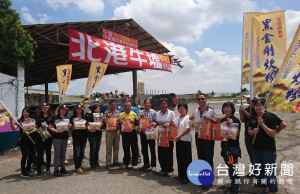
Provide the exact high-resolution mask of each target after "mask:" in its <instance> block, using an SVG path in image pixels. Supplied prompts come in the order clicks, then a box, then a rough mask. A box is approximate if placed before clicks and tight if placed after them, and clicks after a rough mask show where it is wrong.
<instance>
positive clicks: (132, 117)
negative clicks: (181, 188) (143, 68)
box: [9, 93, 286, 193]
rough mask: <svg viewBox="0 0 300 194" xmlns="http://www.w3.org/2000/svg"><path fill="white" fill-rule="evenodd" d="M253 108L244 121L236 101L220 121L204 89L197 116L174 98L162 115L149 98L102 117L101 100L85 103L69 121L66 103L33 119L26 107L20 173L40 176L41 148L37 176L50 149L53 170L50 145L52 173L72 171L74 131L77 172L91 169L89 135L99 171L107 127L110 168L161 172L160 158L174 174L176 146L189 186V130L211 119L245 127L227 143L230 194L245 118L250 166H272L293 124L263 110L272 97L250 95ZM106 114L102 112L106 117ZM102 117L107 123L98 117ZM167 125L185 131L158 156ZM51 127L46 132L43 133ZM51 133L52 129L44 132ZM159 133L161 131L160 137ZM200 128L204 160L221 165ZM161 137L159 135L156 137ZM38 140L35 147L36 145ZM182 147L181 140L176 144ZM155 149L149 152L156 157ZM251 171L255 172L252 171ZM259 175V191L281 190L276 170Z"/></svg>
mask: <svg viewBox="0 0 300 194" xmlns="http://www.w3.org/2000/svg"><path fill="white" fill-rule="evenodd" d="M246 97H247V96H246ZM247 102H248V104H249V107H247V108H243V107H242V106H241V107H240V109H239V113H240V114H239V115H240V118H237V117H235V116H234V114H235V107H234V105H233V103H232V102H225V103H224V104H223V106H222V113H223V114H224V115H225V116H224V117H223V118H219V117H218V116H217V114H216V111H215V110H214V109H213V108H211V107H209V106H208V104H207V96H206V95H205V94H203V93H201V94H198V96H197V103H198V105H199V108H197V109H196V110H195V111H194V112H193V113H192V114H190V115H188V105H187V104H183V103H178V105H177V110H178V112H179V115H178V116H177V117H176V116H175V113H174V112H173V111H172V110H170V109H168V100H167V99H164V98H162V99H161V100H160V110H159V111H158V112H156V111H155V110H153V109H151V102H150V100H149V99H145V101H144V109H143V110H141V111H138V110H137V108H135V107H133V106H131V102H130V100H126V101H125V103H124V109H123V110H121V111H119V110H117V109H116V107H117V106H116V101H115V100H111V101H110V102H109V109H108V110H106V111H105V112H104V114H103V115H102V114H101V107H100V105H93V106H92V107H90V110H91V113H90V114H85V113H84V109H83V107H82V105H80V104H78V105H77V106H76V107H75V108H74V109H73V115H72V116H71V117H70V118H68V116H67V115H68V111H69V109H68V107H67V106H66V105H61V106H60V107H59V108H58V110H57V111H55V112H54V113H52V112H51V110H50V106H49V104H47V103H44V104H43V105H42V106H41V111H40V113H38V114H36V115H35V116H34V117H33V116H30V115H31V112H30V109H28V108H26V107H25V108H24V109H23V110H22V115H21V117H20V119H19V120H18V122H19V124H20V125H21V126H19V125H17V124H15V123H14V122H13V117H12V116H11V115H10V116H9V118H10V124H11V128H12V130H16V129H17V128H19V129H20V137H19V145H20V150H21V153H22V157H21V162H20V164H21V177H29V176H31V175H32V174H33V170H32V163H33V159H34V155H35V154H34V147H35V146H36V152H37V157H36V165H37V174H36V176H37V177H40V176H41V174H42V170H41V165H42V164H43V163H44V160H43V158H44V157H43V156H44V152H45V153H46V174H52V173H51V171H50V164H51V147H52V144H53V147H54V160H53V163H54V171H53V175H54V176H57V177H60V176H63V175H67V174H69V171H68V170H67V169H66V167H65V161H66V151H67V144H68V139H69V131H70V132H71V134H72V139H73V141H72V142H73V160H74V165H75V171H76V172H77V173H82V172H84V169H85V168H86V167H85V166H83V164H82V161H83V158H84V156H85V147H86V143H87V140H88V141H89V144H90V155H89V164H90V168H91V169H93V170H97V169H99V168H100V165H99V151H100V145H101V139H102V131H101V129H106V133H105V134H106V157H105V158H106V168H107V169H110V168H111V166H113V165H114V166H121V168H122V169H127V168H128V167H129V165H130V164H131V165H132V168H133V169H138V170H148V171H153V172H156V166H157V164H156V161H157V159H156V158H158V162H159V164H160V170H159V171H158V172H157V173H158V174H159V175H164V176H170V175H172V174H173V171H174V168H173V153H174V147H175V146H176V149H175V151H176V158H177V165H178V179H179V180H180V181H181V182H182V183H183V184H186V183H189V179H188V177H187V173H186V172H187V168H188V166H189V164H190V163H191V162H192V144H191V143H192V140H193V136H192V129H191V128H190V127H189V122H190V121H191V120H194V121H197V122H205V123H225V124H227V125H228V126H237V128H238V132H237V133H236V138H234V139H228V141H222V142H221V156H222V157H223V159H224V162H225V163H226V165H227V166H228V173H229V176H230V180H231V184H230V187H228V188H226V189H225V193H238V192H239V184H237V181H235V180H236V179H238V177H237V175H236V174H235V173H234V166H235V165H237V164H238V158H239V157H241V149H240V142H239V136H240V131H241V122H243V123H245V145H246V148H247V152H248V155H249V158H250V163H251V164H256V163H260V164H261V165H262V168H264V165H265V164H268V163H275V162H276V145H275V135H276V133H278V132H279V131H280V130H282V129H283V128H285V127H286V124H285V122H283V121H282V120H281V119H280V118H279V117H278V116H277V115H275V114H273V113H271V112H269V111H267V110H265V109H264V105H265V99H264V98H261V99H258V98H254V99H252V100H250V98H249V97H247ZM99 115H100V117H99ZM139 118H149V120H150V126H149V127H148V128H147V129H146V130H140V129H139V122H138V120H139ZM99 119H100V120H99ZM99 121H100V122H99ZM168 126H177V130H178V135H177V136H176V137H174V141H169V142H168V146H161V145H159V144H158V145H157V149H158V152H157V153H158V154H157V155H156V150H155V149H156V141H158V139H159V137H157V138H156V136H155V134H156V133H165V132H166V130H167V128H168ZM41 129H44V130H46V134H49V135H47V136H46V137H45V136H43V134H42V133H41V132H40V131H41ZM44 132H45V131H44ZM138 134H140V140H141V142H140V143H141V153H142V155H143V163H144V164H143V166H142V167H140V168H138V167H137V165H138V156H139V149H138ZM153 134H154V136H153ZM199 136H200V134H198V131H196V132H195V137H194V138H195V143H196V149H197V157H198V159H201V160H205V161H207V162H208V163H209V164H210V165H211V167H212V169H214V163H213V160H214V146H215V141H214V140H207V139H202V138H199ZM120 137H121V138H122V147H123V153H124V156H123V161H122V163H120V161H119V158H118V156H119V142H120ZM156 139H157V140H156ZM34 142H35V145H34ZM174 144H175V145H174ZM149 150H150V157H149ZM229 154H230V155H232V157H233V163H231V164H229V162H228V160H229V157H228V155H229ZM249 176H252V175H249ZM256 178H257V179H258V180H262V179H263V178H266V179H267V184H266V185H263V184H262V182H260V181H258V186H263V187H264V189H263V190H262V191H261V192H260V193H274V192H278V186H277V184H271V183H270V180H271V179H276V176H274V174H273V175H272V176H271V177H270V176H265V175H264V174H263V173H261V175H260V177H256ZM211 186H212V185H202V189H204V190H209V189H210V188H211Z"/></svg>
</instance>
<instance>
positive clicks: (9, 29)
mask: <svg viewBox="0 0 300 194" xmlns="http://www.w3.org/2000/svg"><path fill="white" fill-rule="evenodd" d="M11 5H12V4H11V2H10V0H1V1H0V66H6V65H9V66H17V65H18V64H20V65H21V66H22V67H26V66H29V65H30V63H32V62H33V61H34V60H33V56H34V49H35V48H36V47H37V44H36V42H35V41H34V40H33V39H32V37H31V36H30V35H29V34H28V33H27V32H26V31H25V30H24V29H23V28H22V27H21V22H20V17H19V14H18V13H17V12H16V11H15V10H14V9H11V8H10V7H11Z"/></svg>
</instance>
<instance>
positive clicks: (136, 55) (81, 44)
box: [68, 28, 172, 72]
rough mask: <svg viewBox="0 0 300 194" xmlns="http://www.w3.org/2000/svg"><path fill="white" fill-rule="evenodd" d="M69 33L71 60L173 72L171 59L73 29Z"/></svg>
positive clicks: (69, 29)
mask: <svg viewBox="0 0 300 194" xmlns="http://www.w3.org/2000/svg"><path fill="white" fill-rule="evenodd" d="M68 32H69V45H70V46H69V59H70V60H74V61H82V62H87V63H91V62H100V63H106V64H108V65H109V66H116V67H127V68H138V69H153V70H161V71H169V72H172V69H171V64H170V57H169V56H168V55H159V54H156V53H150V52H146V51H142V50H138V49H134V48H130V47H127V46H124V45H120V44H116V43H113V42H110V41H108V40H103V39H101V38H97V37H95V36H91V35H88V34H85V33H82V32H79V31H76V30H73V29H72V28H68Z"/></svg>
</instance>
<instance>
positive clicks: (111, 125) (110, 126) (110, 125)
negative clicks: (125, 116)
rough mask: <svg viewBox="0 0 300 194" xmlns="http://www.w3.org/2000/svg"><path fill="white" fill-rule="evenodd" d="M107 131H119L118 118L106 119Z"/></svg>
mask: <svg viewBox="0 0 300 194" xmlns="http://www.w3.org/2000/svg"><path fill="white" fill-rule="evenodd" d="M105 122H106V130H117V124H118V118H106V119H105Z"/></svg>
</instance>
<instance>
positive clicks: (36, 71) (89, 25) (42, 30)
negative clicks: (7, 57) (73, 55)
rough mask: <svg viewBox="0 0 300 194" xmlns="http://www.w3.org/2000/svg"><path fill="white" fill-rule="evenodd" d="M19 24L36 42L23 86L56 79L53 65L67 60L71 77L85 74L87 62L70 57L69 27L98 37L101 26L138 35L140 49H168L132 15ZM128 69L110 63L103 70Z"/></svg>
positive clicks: (118, 71)
mask: <svg viewBox="0 0 300 194" xmlns="http://www.w3.org/2000/svg"><path fill="white" fill-rule="evenodd" d="M128 23H129V24H130V25H128ZM125 25H127V27H125ZM128 26H129V27H128ZM22 27H23V28H24V29H25V30H26V31H27V32H29V33H30V35H31V36H32V37H33V39H34V40H35V41H36V42H37V44H38V48H37V49H36V50H35V56H34V60H35V62H34V63H33V64H31V66H30V67H29V68H26V69H25V86H32V85H40V84H44V83H51V82H56V81H57V78H56V66H57V65H61V64H67V63H71V64H73V68H72V79H80V78H86V77H87V76H88V72H89V67H90V65H89V64H88V63H82V62H78V61H69V46H68V44H69V38H68V30H67V29H68V27H71V28H73V29H75V30H79V31H82V32H84V33H87V34H90V35H93V36H96V37H100V38H102V28H106V29H108V30H111V31H114V32H117V33H119V34H123V35H125V36H129V37H131V38H134V39H137V40H138V46H139V49H140V50H144V51H149V52H153V53H158V54H164V53H168V52H169V50H168V49H167V48H165V47H164V46H163V45H162V44H161V43H160V42H158V41H157V40H156V39H155V38H154V37H153V36H151V35H150V34H149V33H148V32H147V31H146V30H144V29H143V28H142V27H141V26H140V25H138V24H137V23H136V22H135V21H134V20H133V19H122V20H103V21H87V22H65V23H53V24H34V25H23V26H22ZM128 71H132V69H130V68H120V67H112V66H109V67H108V68H107V70H106V73H105V74H106V75H108V74H116V73H123V72H128Z"/></svg>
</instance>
